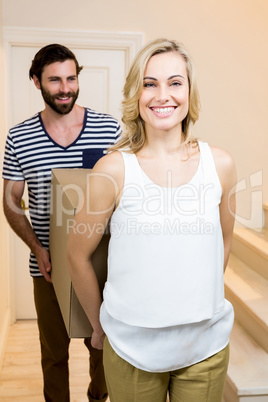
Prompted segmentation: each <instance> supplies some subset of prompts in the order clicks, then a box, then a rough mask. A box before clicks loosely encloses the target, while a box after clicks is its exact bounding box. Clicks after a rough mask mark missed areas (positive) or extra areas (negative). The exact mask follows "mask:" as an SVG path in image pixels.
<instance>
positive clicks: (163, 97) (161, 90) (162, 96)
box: [155, 86, 169, 103]
mask: <svg viewBox="0 0 268 402" xmlns="http://www.w3.org/2000/svg"><path fill="white" fill-rule="evenodd" d="M155 98H156V101H157V102H161V103H165V102H167V101H168V100H169V92H168V88H167V87H166V86H159V87H158V90H157V93H156V96H155Z"/></svg>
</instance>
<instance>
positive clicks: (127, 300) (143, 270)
mask: <svg viewBox="0 0 268 402" xmlns="http://www.w3.org/2000/svg"><path fill="white" fill-rule="evenodd" d="M199 148H200V161H199V165H198V169H197V171H196V173H195V174H194V176H193V178H192V179H191V181H190V182H188V183H187V184H185V185H182V186H179V187H172V177H170V183H171V185H170V186H169V187H161V186H158V185H156V184H155V183H153V182H152V181H151V180H150V179H149V178H148V177H147V176H146V174H145V173H144V172H143V170H142V169H141V167H140V165H139V163H138V160H137V157H136V155H135V154H128V153H124V152H122V156H123V159H124V164H125V182H124V189H123V194H122V197H121V200H120V203H119V205H118V207H117V209H116V210H115V212H114V213H113V215H112V218H111V240H110V244H109V255H108V278H107V282H106V284H105V289H104V295H103V296H104V302H103V305H102V308H101V324H102V326H103V329H104V331H105V333H106V335H107V337H108V339H109V341H110V343H111V345H112V347H113V348H114V350H115V351H116V352H117V353H118V354H119V355H120V356H121V357H122V358H124V359H125V360H127V361H128V362H129V363H131V364H132V365H134V366H136V367H138V368H141V369H143V370H147V371H154V372H159V371H160V372H163V371H169V370H175V369H178V368H181V367H185V366H188V365H191V364H193V363H196V362H198V361H201V360H203V359H205V358H207V357H209V356H211V355H213V354H214V353H216V352H218V351H219V350H221V349H222V348H224V347H225V346H226V345H227V343H228V341H229V335H230V331H231V328H232V324H233V309H232V306H231V305H230V303H229V302H227V301H226V300H225V299H224V281H223V259H224V250H223V239H222V231H221V225H220V217H219V203H220V200H221V195H222V190H221V185H220V181H219V178H218V175H217V172H216V168H215V164H214V160H213V156H212V153H211V150H210V148H209V146H208V144H206V143H203V142H199Z"/></svg>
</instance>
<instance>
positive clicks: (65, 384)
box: [3, 44, 120, 402]
mask: <svg viewBox="0 0 268 402" xmlns="http://www.w3.org/2000/svg"><path fill="white" fill-rule="evenodd" d="M81 69H82V67H80V66H79V64H78V62H77V60H76V57H75V55H74V54H73V53H72V52H71V51H70V50H69V49H68V48H66V47H65V46H62V45H58V44H52V45H48V46H45V47H43V48H42V49H40V50H39V52H37V54H36V55H35V57H34V59H33V61H32V65H31V68H30V72H29V75H30V79H33V81H34V84H35V86H36V88H37V89H39V90H40V91H41V94H42V96H43V99H44V103H45V108H44V110H43V111H42V112H41V113H37V114H36V115H35V116H33V117H31V118H30V119H28V120H26V121H24V122H23V123H21V124H18V125H16V126H15V127H13V128H12V129H11V130H10V131H9V134H8V137H7V142H6V149H5V158H4V165H3V178H4V200H3V201H4V212H5V215H6V218H7V220H8V222H9V224H10V226H11V227H12V229H13V230H14V231H15V232H16V234H17V235H18V236H20V237H21V238H22V240H23V241H24V242H25V243H26V244H27V245H28V246H29V248H30V250H31V254H30V274H31V276H32V277H33V284H34V299H35V306H36V311H37V317H38V327H39V334H40V343H41V357H42V360H41V364H42V370H43V378H44V397H45V400H46V401H49V402H66V401H69V399H70V396H69V374H68V348H69V342H70V340H69V337H68V335H67V332H66V329H65V326H64V322H63V319H62V316H61V312H60V309H59V305H58V302H57V299H56V296H55V292H54V288H53V285H52V281H51V276H50V273H51V269H52V267H51V263H50V256H49V218H50V216H49V215H50V182H51V169H52V168H92V167H93V166H94V164H95V162H96V161H97V160H98V159H99V158H100V157H101V156H103V154H104V153H105V150H106V149H107V148H108V147H109V146H110V145H112V144H113V143H114V142H115V141H116V139H117V138H118V136H119V134H120V126H119V124H118V122H117V121H116V120H115V119H114V118H113V117H111V116H109V115H105V114H101V113H98V112H96V111H93V110H91V109H88V108H83V107H81V106H79V105H77V104H76V99H77V97H78V93H79V85H78V75H79V73H80V71H81ZM25 182H26V183H27V185H28V193H29V210H30V218H31V224H30V222H29V220H28V219H27V217H26V215H25V214H24V212H23V210H22V208H21V199H22V195H23V191H24V186H25ZM63 258H64V256H63ZM84 342H85V345H86V346H87V348H88V349H89V351H90V376H91V383H90V384H89V388H88V399H89V401H90V402H93V401H105V400H106V399H107V389H106V384H105V379H104V374H103V366H102V352H101V351H99V350H97V349H94V348H92V346H91V343H90V338H86V339H85V341H84Z"/></svg>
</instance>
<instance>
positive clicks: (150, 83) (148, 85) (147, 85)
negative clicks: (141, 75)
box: [143, 82, 155, 88]
mask: <svg viewBox="0 0 268 402" xmlns="http://www.w3.org/2000/svg"><path fill="white" fill-rule="evenodd" d="M143 86H144V88H151V87H154V86H155V83H154V82H145V83H144V84H143Z"/></svg>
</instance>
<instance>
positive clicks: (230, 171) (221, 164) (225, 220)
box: [211, 148, 237, 270]
mask: <svg viewBox="0 0 268 402" xmlns="http://www.w3.org/2000/svg"><path fill="white" fill-rule="evenodd" d="M211 150H212V153H213V156H214V160H215V164H216V169H217V172H218V175H219V178H220V182H221V186H222V198H221V203H220V219H221V227H222V234H223V242H224V270H225V269H226V267H227V263H228V259H229V255H230V251H231V245H232V237H233V228H234V221H235V210H236V197H235V195H236V194H235V186H236V181H237V177H236V168H235V164H234V161H233V159H232V157H231V156H230V155H229V154H228V153H227V152H225V151H224V150H222V149H219V148H211Z"/></svg>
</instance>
